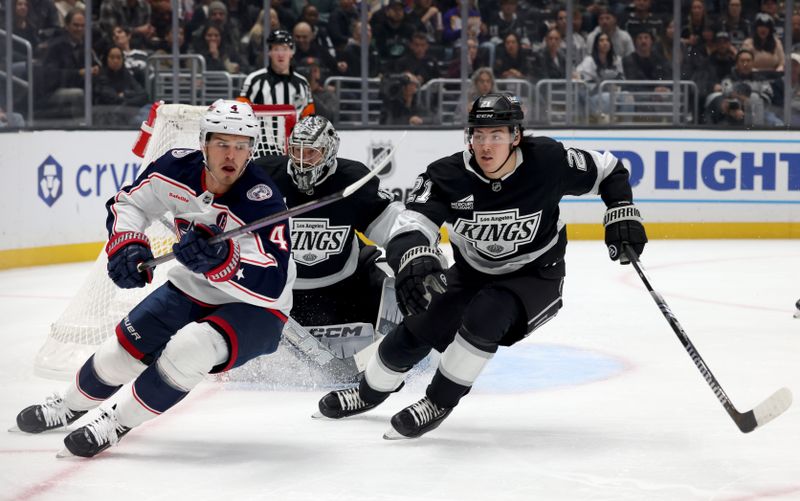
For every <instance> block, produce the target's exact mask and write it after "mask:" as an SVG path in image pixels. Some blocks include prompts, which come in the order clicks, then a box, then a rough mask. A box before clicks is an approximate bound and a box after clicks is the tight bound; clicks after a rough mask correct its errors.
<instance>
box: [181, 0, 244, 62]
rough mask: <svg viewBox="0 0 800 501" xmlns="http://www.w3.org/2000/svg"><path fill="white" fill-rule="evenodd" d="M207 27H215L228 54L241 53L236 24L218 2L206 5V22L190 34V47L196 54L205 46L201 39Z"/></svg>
mask: <svg viewBox="0 0 800 501" xmlns="http://www.w3.org/2000/svg"><path fill="white" fill-rule="evenodd" d="M208 25H211V26H215V27H216V28H217V30H218V31H219V34H220V36H221V37H222V40H223V43H224V44H225V46H226V47H227V48H228V51H229V53H230V54H237V55H238V54H239V53H240V51H241V46H240V41H241V38H242V36H241V31H240V30H239V27H238V26H237V25H236V23H234V22H232V21H231V20H230V18H229V17H228V8H227V7H226V6H225V4H224V3H222V2H221V1H220V0H214V1H213V2H211V3H210V4H208V22H207V23H206V24H204V25H203V26H201V27H200V28H198V29H197V30H195V31H194V33H192V45H193V46H194V50H195V52H197V53H201V52H202V50H203V46H204V45H205V44H206V41H205V39H204V38H203V37H204V36H205V33H206V27H207V26H208Z"/></svg>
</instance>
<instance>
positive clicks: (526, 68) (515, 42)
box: [494, 32, 531, 79]
mask: <svg viewBox="0 0 800 501" xmlns="http://www.w3.org/2000/svg"><path fill="white" fill-rule="evenodd" d="M494 74H495V75H497V76H498V77H499V78H523V79H524V78H528V77H529V76H530V75H531V68H530V61H529V59H528V57H527V55H526V54H525V53H524V52H523V50H522V48H521V47H520V44H519V38H518V37H517V34H516V33H514V32H511V33H509V34H508V35H506V38H505V40H504V41H503V46H502V47H498V50H497V56H496V58H495V63H494Z"/></svg>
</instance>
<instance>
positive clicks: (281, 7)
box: [259, 0, 296, 28]
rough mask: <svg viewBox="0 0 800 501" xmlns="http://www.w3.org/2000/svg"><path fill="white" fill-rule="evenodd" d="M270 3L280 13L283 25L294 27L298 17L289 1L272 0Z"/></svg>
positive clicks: (279, 17)
mask: <svg viewBox="0 0 800 501" xmlns="http://www.w3.org/2000/svg"><path fill="white" fill-rule="evenodd" d="M259 3H260V2H259ZM270 5H271V6H272V8H273V9H275V12H277V13H278V19H279V20H280V22H281V26H285V27H287V28H292V27H294V23H295V21H296V19H295V15H294V12H292V9H291V8H290V7H289V2H288V1H285V0H270Z"/></svg>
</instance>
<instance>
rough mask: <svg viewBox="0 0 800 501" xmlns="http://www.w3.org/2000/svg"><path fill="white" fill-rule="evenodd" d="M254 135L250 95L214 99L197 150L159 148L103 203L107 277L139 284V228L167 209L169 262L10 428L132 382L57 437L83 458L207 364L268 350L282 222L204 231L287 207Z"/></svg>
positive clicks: (86, 403) (145, 248)
mask: <svg viewBox="0 0 800 501" xmlns="http://www.w3.org/2000/svg"><path fill="white" fill-rule="evenodd" d="M259 133H260V126H259V123H258V120H257V119H256V117H255V115H254V114H253V110H252V109H251V108H250V105H248V104H245V103H240V102H237V101H223V100H219V101H217V102H216V103H214V104H213V105H212V106H211V107H209V108H208V111H206V113H205V114H204V116H203V117H202V119H201V123H200V136H199V142H198V146H199V147H200V149H199V150H196V149H173V150H170V151H168V152H167V153H165V154H164V155H163V156H161V157H160V158H158V159H157V160H155V161H154V162H153V163H152V164H150V165H149V166H148V167H147V169H146V170H145V171H144V172H143V173H142V174H141V175H140V176H139V177H138V178H137V179H136V181H134V183H133V184H132V185H131V186H126V187H124V188H123V189H122V190H121V191H120V192H119V193H117V194H116V195H115V196H114V197H113V198H111V199H110V200H109V201H108V202H107V204H106V206H107V208H108V218H107V221H106V225H107V228H108V234H109V241H108V244H107V245H106V252H107V254H108V274H109V277H110V278H111V280H113V281H114V283H115V284H116V285H117V286H118V287H121V288H124V289H131V288H137V287H143V286H145V285H146V284H147V283H149V282H150V280H151V278H152V272H151V270H145V271H140V270H139V269H138V265H139V264H140V263H141V262H143V261H149V260H151V259H152V258H153V254H152V252H151V250H150V242H149V240H148V238H147V235H146V234H145V233H144V230H145V228H147V227H148V226H149V225H150V223H151V222H153V221H154V220H156V219H159V218H161V217H163V216H165V215H166V214H171V215H172V216H174V223H175V226H176V228H177V229H178V231H179V232H180V240H179V241H178V243H176V244H175V245H174V246H173V251H174V253H175V257H176V259H177V260H178V263H180V264H179V265H178V266H174V267H172V268H170V270H169V272H168V281H167V282H166V283H165V284H164V285H162V286H160V287H158V288H157V289H155V290H153V291H152V292H151V293H150V294H149V295H148V296H147V297H145V298H144V299H143V300H142V301H141V302H140V303H139V304H138V305H136V306H135V307H134V308H133V309H132V310H131V311H130V312H129V313H128V314H127V316H125V318H123V319H122V320H121V321H120V323H119V324H118V325H117V326H116V328H115V332H116V335H112V336H110V337H109V338H108V339H107V340H106V341H105V342H104V343H103V344H102V345H100V347H99V348H98V349H97V351H96V352H95V353H94V354H93V355H92V356H91V357H89V359H88V360H87V361H86V362H85V363H84V365H83V366H82V367H81V368H80V370H79V371H78V374H77V375H76V377H75V378H74V380H73V382H72V384H70V385H69V387H68V388H67V391H66V394H65V395H64V397H61V396H56V397H55V398H50V399H48V400H47V401H46V402H45V403H44V404H40V405H32V406H29V407H27V408H25V409H23V410H22V411H21V412H20V413H19V415H18V416H17V425H18V427H19V429H20V430H21V431H24V432H28V433H39V432H42V431H46V430H50V429H55V428H59V427H61V426H65V425H67V424H69V423H72V422H74V421H75V420H77V419H78V418H79V417H80V416H82V415H83V414H86V412H87V411H89V410H91V409H94V408H96V407H97V406H98V405H100V404H101V403H102V402H103V401H104V400H106V399H108V398H109V397H111V396H112V395H113V394H114V393H116V392H117V390H119V389H120V388H121V387H122V385H124V384H126V383H128V382H130V381H132V385H131V386H129V387H128V389H126V390H123V391H124V393H123V394H122V395H119V396H118V397H119V398H118V400H117V403H116V405H114V407H108V406H105V408H104V409H102V410H101V412H98V413H97V414H98V416H97V417H96V418H95V419H94V420H92V421H90V422H88V423H87V424H86V425H85V426H81V427H79V428H77V429H76V430H74V431H72V432H71V433H70V434H69V435H67V437H66V438H65V439H64V445H65V446H66V449H65V450H64V451H62V453H61V454H60V455H70V454H72V455H76V456H85V457H91V456H94V455H95V454H97V453H99V452H102V451H103V450H105V449H106V448H108V447H109V446H111V445H114V444H116V443H117V441H118V440H119V439H120V438H121V437H122V436H123V435H125V434H126V433H128V431H130V430H131V428H133V427H135V426H138V425H139V424H141V423H143V422H144V421H147V420H149V419H152V418H154V417H156V416H158V415H160V414H161V413H163V412H165V411H167V410H168V409H170V408H171V407H172V406H174V405H175V404H177V403H178V402H180V401H181V400H182V399H183V398H184V397H185V396H186V395H187V394H188V393H189V392H190V391H191V390H192V388H194V387H195V386H196V385H197V384H198V383H200V382H201V381H202V380H203V378H204V377H205V375H206V374H208V373H218V372H224V371H227V370H229V369H232V368H234V367H238V366H240V365H242V364H244V363H245V362H247V361H248V360H251V359H253V358H255V357H257V356H259V355H264V354H269V353H272V352H274V351H275V350H276V349H277V347H278V342H279V340H280V337H281V332H282V330H283V326H284V323H285V322H286V319H287V315H288V314H289V310H290V309H291V307H292V293H291V287H292V283H293V281H294V278H295V266H294V262H293V261H292V259H291V248H290V242H289V234H288V231H287V226H286V222H285V221H281V222H279V223H275V224H272V225H269V226H266V227H264V228H261V229H259V230H257V231H254V232H252V233H250V234H248V235H246V236H242V237H240V238H238V239H236V240H223V241H221V242H217V243H210V242H209V240H208V238H209V237H210V236H212V235H215V234H218V233H220V232H222V231H223V230H232V229H235V228H237V227H241V226H243V225H245V224H248V223H251V222H254V221H256V220H258V219H262V218H264V217H267V216H269V215H270V214H274V213H276V212H281V211H284V210H286V205H285V204H284V201H283V197H282V196H281V194H280V191H279V190H278V188H277V186H276V185H275V184H274V183H273V181H272V180H271V179H269V177H267V176H266V175H265V174H264V172H263V171H262V170H261V169H257V168H254V167H252V165H251V163H250V161H249V157H250V153H251V151H252V148H253V144H254V141H255V140H256V139H257V138H258V137H259Z"/></svg>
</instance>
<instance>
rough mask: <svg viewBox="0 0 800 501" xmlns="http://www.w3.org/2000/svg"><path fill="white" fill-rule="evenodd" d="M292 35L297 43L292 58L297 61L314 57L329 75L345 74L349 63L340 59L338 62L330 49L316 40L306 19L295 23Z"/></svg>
mask: <svg viewBox="0 0 800 501" xmlns="http://www.w3.org/2000/svg"><path fill="white" fill-rule="evenodd" d="M292 37H293V38H294V42H295V44H296V45H295V50H294V56H293V58H292V59H294V61H295V63H299V61H303V60H307V59H308V58H314V59H316V60H317V61H318V63H319V64H321V65H322V67H323V68H325V73H326V74H328V75H339V74H344V72H345V71H346V70H347V63H345V62H344V61H339V62H338V63H337V62H336V60H335V59H334V58H333V56H331V55H330V54H329V53H328V51H326V50H325V49H323V48H322V47H321V46H320V45H319V44H317V43H316V41H315V40H314V31H313V30H312V29H311V25H309V24H308V23H306V22H305V21H300V22H299V23H297V24H295V25H294V29H293V30H292Z"/></svg>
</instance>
